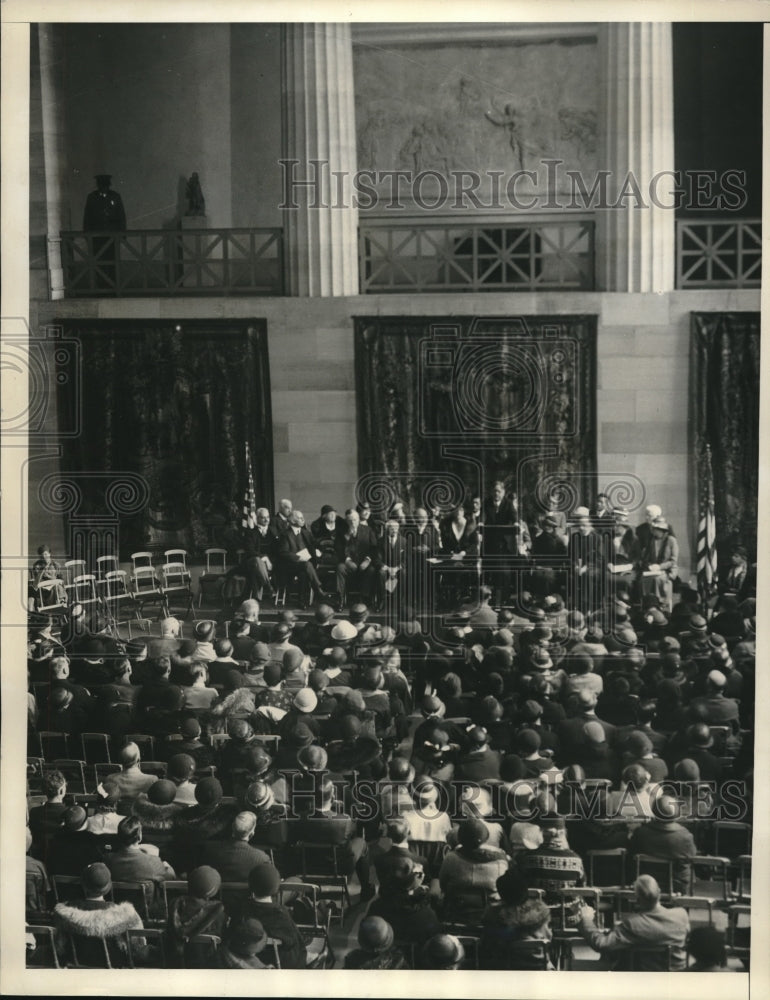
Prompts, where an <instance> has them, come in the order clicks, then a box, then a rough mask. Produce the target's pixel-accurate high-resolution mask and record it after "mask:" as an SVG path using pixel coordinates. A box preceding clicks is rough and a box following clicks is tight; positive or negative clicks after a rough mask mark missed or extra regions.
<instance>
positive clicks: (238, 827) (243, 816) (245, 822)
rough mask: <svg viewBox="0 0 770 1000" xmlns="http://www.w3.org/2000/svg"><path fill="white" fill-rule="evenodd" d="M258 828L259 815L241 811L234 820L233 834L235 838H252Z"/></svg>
mask: <svg viewBox="0 0 770 1000" xmlns="http://www.w3.org/2000/svg"><path fill="white" fill-rule="evenodd" d="M256 828H257V817H256V816H255V815H254V813H253V812H240V813H238V815H237V816H236V817H235V819H234V820H233V824H232V827H231V830H230V832H231V834H232V838H233V840H246V841H248V840H251V838H252V837H253V836H254V831H255V830H256Z"/></svg>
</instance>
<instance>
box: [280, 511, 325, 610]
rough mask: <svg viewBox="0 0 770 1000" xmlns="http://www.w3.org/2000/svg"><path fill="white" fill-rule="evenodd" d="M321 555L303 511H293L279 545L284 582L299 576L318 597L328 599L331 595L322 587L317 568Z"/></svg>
mask: <svg viewBox="0 0 770 1000" xmlns="http://www.w3.org/2000/svg"><path fill="white" fill-rule="evenodd" d="M319 555H320V550H319V549H318V548H317V547H316V542H315V539H314V538H313V535H312V533H311V531H310V529H309V528H308V527H307V526H306V524H305V517H304V515H303V513H302V511H301V510H295V511H293V512H292V514H291V517H290V519H289V527H288V529H287V530H286V531H285V532H284V533H283V534H282V535H281V537H280V540H279V543H278V558H279V562H280V567H281V580H282V582H284V583H289V582H291V581H292V580H293V579H295V577H297V576H299V577H300V578H301V579H304V580H306V581H307V584H308V585H309V586H310V587H312V588H313V590H314V591H315V593H316V595H317V596H318V597H321V598H324V599H326V598H328V597H329V596H330V595H329V594H327V593H326V591H325V590H324V589H323V587H322V586H321V581H320V580H319V579H318V573H317V572H316V568H315V561H316V559H318V558H319ZM305 599H306V598H305Z"/></svg>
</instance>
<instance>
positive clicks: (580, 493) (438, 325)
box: [355, 316, 596, 517]
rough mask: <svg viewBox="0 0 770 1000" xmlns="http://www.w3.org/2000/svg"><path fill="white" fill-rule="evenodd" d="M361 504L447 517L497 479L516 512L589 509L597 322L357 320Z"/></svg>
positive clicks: (569, 318)
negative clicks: (397, 504) (403, 504)
mask: <svg viewBox="0 0 770 1000" xmlns="http://www.w3.org/2000/svg"><path fill="white" fill-rule="evenodd" d="M355 350H356V393H357V410H358V461H359V470H360V472H361V474H362V479H361V482H360V483H359V489H358V492H359V499H363V498H364V497H365V498H366V499H368V500H369V501H370V502H371V503H372V504H373V506H376V507H378V508H379V509H380V510H383V509H385V508H386V507H387V506H388V505H389V504H390V503H391V502H392V501H393V500H394V499H396V497H400V498H401V499H403V500H405V501H408V502H409V504H410V505H413V506H415V505H426V506H433V505H436V506H439V507H440V508H441V509H442V510H448V509H449V508H451V507H452V506H453V505H455V504H457V503H463V502H467V500H468V499H469V498H470V497H471V496H472V495H474V494H476V493H481V494H482V495H487V493H488V491H489V489H490V487H491V484H492V482H493V481H494V480H496V479H502V480H503V481H504V482H505V483H506V486H507V487H508V489H509V490H511V491H515V492H517V493H518V494H519V496H520V502H521V505H522V509H523V513H524V515H525V517H526V516H529V517H535V516H536V515H537V514H538V513H541V512H542V511H543V510H547V509H549V508H551V507H553V508H558V509H562V510H571V509H573V508H574V507H575V506H577V505H578V504H592V503H593V501H594V498H595V493H596V419H595V399H596V375H595V370H596V318H595V317H593V316H557V317H542V316H526V317H514V318H481V319H470V318H457V317H443V318H441V317H397V318H390V317H389V318H380V317H373V318H363V317H362V318H359V319H357V320H356V336H355Z"/></svg>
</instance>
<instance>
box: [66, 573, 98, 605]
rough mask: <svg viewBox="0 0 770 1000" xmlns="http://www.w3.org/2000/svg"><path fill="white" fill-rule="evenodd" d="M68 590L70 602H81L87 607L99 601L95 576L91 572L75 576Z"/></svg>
mask: <svg viewBox="0 0 770 1000" xmlns="http://www.w3.org/2000/svg"><path fill="white" fill-rule="evenodd" d="M68 589H69V588H68ZM69 592H70V596H71V603H72V604H82V605H83V607H86V608H87V607H90V606H92V605H94V604H97V603H98V601H99V595H98V594H97V593H96V577H95V576H94V574H93V573H84V574H82V575H81V576H76V577H75V579H74V580H73V581H72V587H71V589H70V590H69Z"/></svg>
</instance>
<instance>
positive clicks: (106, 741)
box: [80, 733, 112, 764]
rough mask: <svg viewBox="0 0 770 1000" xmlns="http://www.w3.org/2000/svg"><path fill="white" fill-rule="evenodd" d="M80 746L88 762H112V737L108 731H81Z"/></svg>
mask: <svg viewBox="0 0 770 1000" xmlns="http://www.w3.org/2000/svg"><path fill="white" fill-rule="evenodd" d="M80 748H81V750H82V752H83V760H84V761H85V762H86V764H111V763H112V758H111V757H110V738H109V736H108V735H107V734H106V733H81V734H80Z"/></svg>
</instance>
